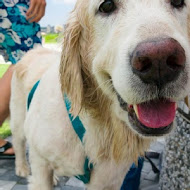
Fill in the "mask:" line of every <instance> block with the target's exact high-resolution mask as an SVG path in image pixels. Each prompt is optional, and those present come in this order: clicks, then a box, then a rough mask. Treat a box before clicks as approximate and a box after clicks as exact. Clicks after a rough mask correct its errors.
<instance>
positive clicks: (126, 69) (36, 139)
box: [11, 0, 190, 190]
mask: <svg viewBox="0 0 190 190" xmlns="http://www.w3.org/2000/svg"><path fill="white" fill-rule="evenodd" d="M189 6H190V1H189V0H186V1H183V0H168V1H165V0H152V1H149V0H122V1H121V0H78V1H77V3H76V6H75V9H74V10H73V12H72V13H71V16H70V18H69V20H68V23H67V27H66V31H65V33H64V43H63V51H62V56H61V64H60V65H59V60H56V55H54V54H53V55H51V54H52V53H50V55H47V57H46V56H45V58H44V55H46V54H44V55H43V54H41V55H39V54H37V53H36V55H35V56H34V58H35V59H38V61H37V60H34V59H30V60H29V61H28V62H27V63H26V61H25V60H24V59H26V58H27V56H29V54H28V55H26V57H25V58H24V59H23V60H22V61H21V63H22V64H20V63H19V64H20V65H19V64H18V66H17V69H16V72H15V74H14V77H13V83H12V97H11V116H12V122H11V125H12V127H13V136H14V139H18V138H19V134H22V132H20V133H19V134H18V131H21V130H22V129H18V127H20V128H21V127H22V124H23V122H24V115H25V112H26V99H27V95H28V93H29V91H30V89H31V88H32V86H33V85H34V84H35V83H36V81H37V80H39V76H40V83H39V86H38V87H37V89H36V91H35V93H34V96H33V99H32V102H31V105H30V108H29V110H28V112H27V114H26V119H25V124H24V130H25V134H26V137H27V141H28V143H29V147H30V164H31V170H32V176H31V178H30V184H29V189H30V190H51V189H52V175H53V171H54V172H55V173H56V174H57V175H60V176H77V175H83V174H84V163H85V161H86V159H87V158H88V159H89V165H90V163H92V164H93V169H92V170H91V171H90V173H91V175H90V181H89V183H88V184H87V188H88V189H89V190H119V189H120V187H121V184H122V181H123V179H124V177H125V175H126V173H127V171H128V169H129V167H130V165H131V164H132V162H135V161H136V160H137V158H138V156H140V155H143V153H144V151H145V150H146V149H147V148H148V146H149V144H150V142H151V141H152V140H153V139H154V138H155V137H156V136H163V135H165V134H168V133H169V132H170V131H171V129H172V127H173V122H174V118H175V111H176V102H177V101H178V100H180V99H182V98H184V97H185V96H186V95H187V93H188V90H189V89H188V88H189V85H190V84H189V82H190V80H189V77H190V73H189V72H190V70H189V64H190V56H189V53H188V52H189V49H190V44H189V35H190V34H189V33H188V31H189V25H190V22H189V21H188V19H189V16H190V15H189V14H190V11H189ZM34 51H35V50H34ZM34 53H35V52H34ZM58 57H59V56H58ZM42 60H43V61H47V64H48V62H49V63H50V64H52V66H51V67H50V68H49V69H48V70H47V71H46V72H45V74H44V75H43V76H42V77H41V73H39V72H41V67H43V66H40V65H41V62H40V61H42ZM34 62H36V63H34ZM30 63H31V64H30ZM28 64H29V66H28ZM43 72H44V70H43V71H42V73H43ZM64 94H65V95H66V96H67V97H68V98H69V100H70V101H71V104H72V107H71V110H70V112H71V114H72V115H73V116H79V118H80V121H81V122H82V124H83V125H84V127H85V130H86V132H85V134H84V138H83V139H82V141H83V142H82V143H81V141H80V139H79V137H78V135H77V133H76V132H75V130H74V129H73V126H72V123H71V120H70V119H69V117H68V111H67V109H66V106H65V100H64V99H65V97H64ZM21 117H22V118H21ZM14 131H15V132H14ZM14 133H15V134H14ZM20 139H23V137H21V138H20ZM22 142H23V140H22ZM13 143H14V147H15V152H16V156H17V155H19V153H18V154H17V150H18V149H19V148H17V146H20V145H21V143H19V142H18V140H17V141H16V140H15V141H14V142H13ZM20 149H21V148H20ZM23 154H24V153H23V151H22V156H20V157H19V156H18V157H17V161H16V163H17V173H18V174H20V175H26V174H27V173H28V170H27V169H26V168H27V167H26V162H23V160H22V158H21V157H24V155H23Z"/></svg>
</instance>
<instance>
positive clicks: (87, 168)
mask: <svg viewBox="0 0 190 190" xmlns="http://www.w3.org/2000/svg"><path fill="white" fill-rule="evenodd" d="M39 83H40V81H37V82H36V83H35V85H34V86H33V88H32V90H31V91H30V93H29V95H28V101H27V109H29V107H30V104H31V101H32V98H33V96H34V93H35V91H36V89H37V87H38V85H39ZM64 101H65V105H66V108H67V112H68V115H69V119H70V121H71V123H72V126H73V129H74V130H75V132H76V134H77V135H78V137H79V139H80V141H81V142H82V143H83V137H84V134H85V132H86V129H85V128H84V126H83V124H82V122H81V120H80V119H79V117H76V118H74V117H73V116H72V115H71V113H70V108H71V102H70V101H69V99H68V97H67V96H66V95H64ZM92 169H93V164H92V163H90V162H89V159H88V157H86V159H85V162H84V175H78V176H75V177H76V178H78V179H79V180H81V181H83V182H84V184H87V183H89V182H90V175H91V171H92Z"/></svg>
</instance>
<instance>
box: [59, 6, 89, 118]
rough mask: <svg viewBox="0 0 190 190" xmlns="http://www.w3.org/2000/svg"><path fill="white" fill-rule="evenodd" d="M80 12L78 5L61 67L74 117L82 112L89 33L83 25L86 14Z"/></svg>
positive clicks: (68, 25) (67, 34)
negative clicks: (87, 36)
mask: <svg viewBox="0 0 190 190" xmlns="http://www.w3.org/2000/svg"><path fill="white" fill-rule="evenodd" d="M78 4H79V3H78ZM83 8H84V7H83ZM78 10H79V11H81V9H80V7H79V6H78V7H77V5H76V7H75V9H74V11H73V12H72V13H71V15H70V18H69V20H68V23H67V25H66V29H65V32H64V42H63V49H62V56H61V65H60V80H61V81H60V82H61V88H62V92H63V93H64V94H66V95H67V96H68V97H69V99H70V101H71V103H72V107H71V110H70V111H71V113H72V114H73V115H74V116H76V115H78V113H79V112H80V109H81V106H82V101H83V97H84V84H83V76H82V73H83V69H82V68H83V67H84V66H83V65H84V64H85V61H86V54H87V52H86V49H85V48H86V41H87V40H86V37H85V33H87V32H85V30H86V28H84V26H85V24H84V23H81V22H83V21H84V20H85V19H84V18H81V17H84V15H85V14H84V12H83V13H80V12H79V11H78ZM81 12H82V11H81ZM79 18H80V20H79ZM81 20H82V21H81Z"/></svg>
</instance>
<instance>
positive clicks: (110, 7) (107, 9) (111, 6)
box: [99, 0, 116, 13]
mask: <svg viewBox="0 0 190 190" xmlns="http://www.w3.org/2000/svg"><path fill="white" fill-rule="evenodd" d="M115 9H116V6H115V3H114V2H113V1H112V0H106V1H104V2H103V3H102V4H101V5H100V7H99V11H100V12H102V13H111V12H113V11H114V10H115Z"/></svg>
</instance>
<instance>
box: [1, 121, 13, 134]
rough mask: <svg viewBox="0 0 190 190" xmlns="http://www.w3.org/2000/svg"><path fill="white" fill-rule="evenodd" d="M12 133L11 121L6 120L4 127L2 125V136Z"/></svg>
mask: <svg viewBox="0 0 190 190" xmlns="http://www.w3.org/2000/svg"><path fill="white" fill-rule="evenodd" d="M10 135H11V130H10V126H9V122H8V121H5V122H4V123H3V125H2V127H0V138H6V137H8V136H10Z"/></svg>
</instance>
